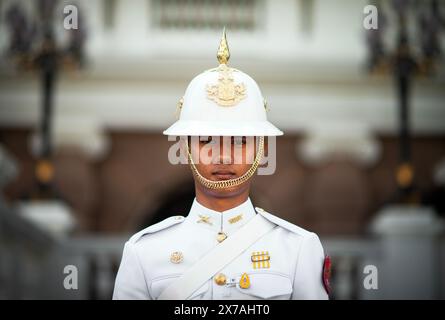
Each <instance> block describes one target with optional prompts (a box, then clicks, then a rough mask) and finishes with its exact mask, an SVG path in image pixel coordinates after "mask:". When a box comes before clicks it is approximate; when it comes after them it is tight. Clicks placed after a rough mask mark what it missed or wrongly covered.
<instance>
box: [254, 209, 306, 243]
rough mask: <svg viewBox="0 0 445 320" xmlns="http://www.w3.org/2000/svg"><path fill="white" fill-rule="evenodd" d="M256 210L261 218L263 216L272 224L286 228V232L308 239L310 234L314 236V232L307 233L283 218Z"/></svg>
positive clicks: (262, 210)
mask: <svg viewBox="0 0 445 320" xmlns="http://www.w3.org/2000/svg"><path fill="white" fill-rule="evenodd" d="M255 210H256V211H257V212H258V213H259V214H261V216H263V217H264V218H266V219H267V220H269V221H270V222H272V223H274V224H276V225H278V226H280V227H282V228H284V229H286V230H289V231H291V232H293V233H296V234H298V235H300V236H303V237H306V236H309V235H310V234H312V232H310V231H307V230H305V229H303V228H300V227H299V226H296V225H295V224H293V223H290V222H288V221H286V220H284V219H281V218H279V217H277V216H274V215H273V214H270V213H269V212H266V211H265V210H264V209H262V208H258V207H255Z"/></svg>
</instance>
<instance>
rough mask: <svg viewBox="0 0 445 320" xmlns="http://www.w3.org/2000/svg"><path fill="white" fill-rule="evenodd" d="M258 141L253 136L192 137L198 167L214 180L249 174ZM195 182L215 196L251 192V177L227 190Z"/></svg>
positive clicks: (192, 149)
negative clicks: (210, 187) (207, 186)
mask: <svg viewBox="0 0 445 320" xmlns="http://www.w3.org/2000/svg"><path fill="white" fill-rule="evenodd" d="M255 144H256V141H255V138H254V137H191V138H190V137H189V146H190V148H191V154H192V157H193V160H194V162H195V165H196V168H197V169H198V171H199V173H200V174H201V175H202V176H203V177H204V178H206V179H209V180H211V181H222V180H229V179H236V178H238V177H241V176H242V175H243V174H244V173H246V171H247V170H249V168H250V167H251V166H252V163H253V160H254V159H255V155H256V148H255ZM198 159H199V160H198ZM195 184H196V186H197V188H200V190H201V191H203V192H205V193H207V194H211V195H212V196H217V197H230V196H234V195H237V194H240V193H242V192H246V191H248V190H249V187H250V179H249V180H247V181H246V182H244V183H242V184H240V185H238V186H234V187H230V188H225V189H209V188H206V187H205V186H203V185H201V184H200V183H199V182H198V181H196V182H195Z"/></svg>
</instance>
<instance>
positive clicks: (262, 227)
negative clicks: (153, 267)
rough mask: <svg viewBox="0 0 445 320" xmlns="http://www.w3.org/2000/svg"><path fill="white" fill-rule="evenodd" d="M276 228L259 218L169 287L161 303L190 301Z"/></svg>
mask: <svg viewBox="0 0 445 320" xmlns="http://www.w3.org/2000/svg"><path fill="white" fill-rule="evenodd" d="M275 226H276V225H275V224H273V223H272V222H270V221H268V220H267V219H265V218H264V217H262V216H261V215H260V214H257V215H256V216H255V217H253V218H252V219H251V220H250V221H249V222H248V223H247V224H245V225H244V226H242V227H241V228H240V229H239V230H238V231H237V232H236V233H235V234H233V235H231V236H230V237H228V238H227V239H226V240H224V241H223V242H221V243H220V244H218V245H217V246H216V248H214V249H213V250H212V251H210V253H208V254H207V255H205V256H204V257H203V258H201V259H200V260H199V261H198V262H197V263H195V264H194V265H193V266H192V267H191V268H190V269H189V270H187V271H186V272H185V273H184V274H183V275H182V276H181V277H179V279H178V280H176V281H175V282H173V283H172V284H171V285H170V286H168V287H167V288H166V289H165V290H164V291H163V292H162V293H161V295H160V296H159V298H158V299H159V300H185V299H187V298H188V297H190V295H191V294H192V293H193V292H195V291H196V290H197V289H198V288H199V287H201V286H202V285H203V284H204V283H205V282H206V281H207V280H209V279H210V278H212V277H213V276H214V275H215V274H216V273H218V271H220V270H221V269H223V268H224V267H225V266H226V265H227V264H229V263H230V262H232V261H233V260H234V259H235V258H236V257H238V256H239V255H240V254H241V253H243V252H244V251H245V250H246V249H248V248H249V247H250V246H251V245H252V244H254V243H255V242H256V241H257V240H258V239H259V238H261V237H262V236H263V235H265V234H266V233H268V232H269V231H270V230H272V229H273V228H274V227H275Z"/></svg>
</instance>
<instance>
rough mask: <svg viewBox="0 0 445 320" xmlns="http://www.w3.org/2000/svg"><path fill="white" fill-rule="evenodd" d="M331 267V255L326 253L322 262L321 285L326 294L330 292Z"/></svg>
mask: <svg viewBox="0 0 445 320" xmlns="http://www.w3.org/2000/svg"><path fill="white" fill-rule="evenodd" d="M331 267H332V262H331V257H330V256H328V255H326V256H325V258H324V262H323V285H324V288H325V290H326V292H327V294H328V295H329V294H330V293H331V283H330V279H331Z"/></svg>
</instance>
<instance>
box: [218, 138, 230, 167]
mask: <svg viewBox="0 0 445 320" xmlns="http://www.w3.org/2000/svg"><path fill="white" fill-rule="evenodd" d="M217 150H219V152H218V154H217V155H216V156H217V160H218V163H222V164H232V144H231V139H230V137H221V138H220V139H219V148H217Z"/></svg>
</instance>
